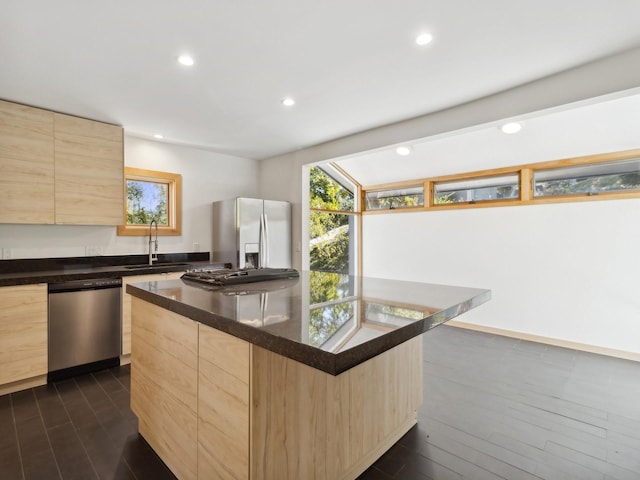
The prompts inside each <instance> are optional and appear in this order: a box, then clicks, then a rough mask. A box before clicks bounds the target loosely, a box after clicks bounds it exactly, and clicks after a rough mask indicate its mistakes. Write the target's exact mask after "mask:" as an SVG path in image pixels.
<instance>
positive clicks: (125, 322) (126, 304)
mask: <svg viewBox="0 0 640 480" xmlns="http://www.w3.org/2000/svg"><path fill="white" fill-rule="evenodd" d="M182 273H183V272H170V273H152V274H149V275H131V276H127V277H122V301H121V302H120V305H122V355H124V356H127V355H130V354H131V295H129V294H128V293H127V285H128V284H130V283H139V282H158V281H160V280H175V279H178V278H180V277H181V276H182ZM125 363H126V362H125Z"/></svg>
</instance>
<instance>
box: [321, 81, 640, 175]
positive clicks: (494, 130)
mask: <svg viewBox="0 0 640 480" xmlns="http://www.w3.org/2000/svg"><path fill="white" fill-rule="evenodd" d="M639 92H640V88H638V89H634V91H630V92H625V94H624V95H623V94H621V95H616V98H607V99H594V100H593V102H592V103H588V104H586V105H580V106H567V107H566V108H559V109H556V111H554V112H538V113H535V114H531V115H529V116H527V117H526V118H523V119H522V120H521V121H520V122H519V123H520V124H521V125H522V130H521V131H520V132H518V133H515V134H511V135H506V134H504V133H502V131H501V130H500V126H501V125H500V124H499V123H493V124H490V125H482V126H477V127H474V128H470V129H468V130H466V131H459V132H450V133H447V134H444V135H439V136H435V137H430V138H426V139H423V140H418V141H415V142H411V143H406V144H403V145H407V146H409V147H410V148H411V150H412V151H411V154H410V155H409V156H406V157H403V156H400V155H398V154H397V153H396V151H395V146H393V145H391V146H389V147H386V148H380V149H377V150H374V151H368V152H362V153H359V154H357V155H350V156H348V157H344V158H338V159H334V160H333V162H335V163H337V164H338V165H339V166H340V167H341V168H342V169H343V170H345V171H346V172H347V173H348V174H349V175H350V176H351V177H353V178H354V179H356V180H357V181H358V183H360V184H361V185H363V186H365V187H371V186H375V185H381V184H385V183H393V182H401V181H407V180H419V179H422V178H428V177H437V176H442V175H451V174H455V173H468V172H474V171H478V170H488V169H493V168H501V167H509V166H514V165H524V164H529V163H538V162H544V161H547V160H560V159H563V158H571V157H577V156H586V155H594V154H598V153H610V152H616V151H622V150H630V149H637V148H640V93H639Z"/></svg>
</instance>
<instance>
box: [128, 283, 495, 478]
mask: <svg viewBox="0 0 640 480" xmlns="http://www.w3.org/2000/svg"><path fill="white" fill-rule="evenodd" d="M194 278H198V277H191V279H185V278H183V279H180V280H167V281H158V282H145V283H133V284H129V285H127V293H128V294H130V295H131V296H132V300H131V304H132V307H131V311H132V319H131V321H132V335H131V408H132V410H133V412H134V413H135V414H136V415H137V416H138V419H139V423H138V428H139V432H140V434H141V435H142V436H143V437H144V438H145V439H146V440H147V441H148V442H149V444H150V445H151V447H152V448H153V449H154V450H155V451H156V453H157V454H158V455H159V456H160V458H161V459H162V460H163V461H164V462H165V463H166V464H167V466H168V467H169V468H170V469H171V470H172V471H173V473H174V474H175V475H176V477H178V478H179V479H181V480H193V479H201V480H210V479H216V480H227V479H229V480H247V479H250V480H307V479H309V480H311V479H313V480H354V479H355V478H357V477H358V476H359V475H360V474H361V473H362V472H364V471H365V470H366V469H367V468H368V467H369V466H371V465H372V464H373V463H374V462H375V461H376V460H377V459H378V458H379V457H380V456H382V454H383V453H384V452H385V451H386V450H387V449H389V448H390V447H391V446H392V445H393V444H394V443H396V442H397V441H398V440H400V438H401V437H402V436H403V435H404V434H405V433H406V432H407V431H408V430H409V429H410V428H411V427H412V426H413V425H415V424H416V421H417V418H416V411H417V408H418V406H419V405H420V404H421V403H422V385H423V374H422V368H423V360H422V349H423V339H422V334H423V333H425V332H427V331H428V330H429V329H431V328H433V327H435V326H437V325H439V324H441V323H443V322H446V321H447V320H449V319H451V318H454V317H455V316H457V315H460V314H461V313H464V312H466V311H467V310H469V309H471V308H474V307H475V306H477V305H480V304H482V303H484V302H485V301H487V300H488V299H489V298H490V292H489V291H488V290H480V289H471V288H463V287H449V286H445V285H429V284H422V283H415V282H402V281H396V280H385V279H379V278H366V277H352V276H348V275H338V274H326V273H322V272H300V276H299V278H287V279H282V280H269V281H263V282H257V283H248V284H241V285H237V284H236V285H229V286H223V287H221V286H219V285H212V284H211V283H207V279H206V278H204V277H199V278H200V280H201V281H203V282H204V283H198V281H196V280H194Z"/></svg>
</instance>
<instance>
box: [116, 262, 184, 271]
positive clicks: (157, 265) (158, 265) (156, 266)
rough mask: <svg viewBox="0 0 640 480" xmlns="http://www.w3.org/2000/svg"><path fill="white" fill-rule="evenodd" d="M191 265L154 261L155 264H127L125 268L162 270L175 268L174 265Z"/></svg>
mask: <svg viewBox="0 0 640 480" xmlns="http://www.w3.org/2000/svg"><path fill="white" fill-rule="evenodd" d="M189 265H191V264H190V263H154V264H153V265H149V264H147V263H145V264H142V265H125V267H124V268H126V269H127V270H161V269H163V268H173V267H188V266H189Z"/></svg>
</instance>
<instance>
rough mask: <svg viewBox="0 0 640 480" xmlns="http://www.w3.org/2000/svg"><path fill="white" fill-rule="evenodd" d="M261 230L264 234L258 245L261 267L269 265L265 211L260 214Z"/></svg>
mask: <svg viewBox="0 0 640 480" xmlns="http://www.w3.org/2000/svg"><path fill="white" fill-rule="evenodd" d="M262 232H263V234H264V235H263V237H262V238H263V241H262V245H261V246H260V258H261V261H260V263H261V264H262V265H261V267H263V268H265V267H268V266H269V221H268V219H267V214H266V213H263V214H262Z"/></svg>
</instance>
